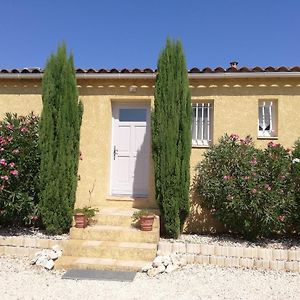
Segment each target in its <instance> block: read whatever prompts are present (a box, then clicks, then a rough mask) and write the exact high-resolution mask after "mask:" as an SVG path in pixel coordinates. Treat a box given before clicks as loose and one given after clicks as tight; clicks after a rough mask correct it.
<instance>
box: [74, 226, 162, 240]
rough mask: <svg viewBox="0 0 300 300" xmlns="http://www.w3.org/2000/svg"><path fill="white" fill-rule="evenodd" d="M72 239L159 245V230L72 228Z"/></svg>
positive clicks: (109, 227)
mask: <svg viewBox="0 0 300 300" xmlns="http://www.w3.org/2000/svg"><path fill="white" fill-rule="evenodd" d="M70 237H71V239H75V240H96V241H115V242H137V243H138V242H142V243H156V244H157V243H158V241H159V229H158V228H153V230H152V231H141V230H139V229H138V228H135V227H133V226H131V227H125V226H112V225H94V226H88V227H86V228H84V229H82V228H75V227H72V228H71V229H70Z"/></svg>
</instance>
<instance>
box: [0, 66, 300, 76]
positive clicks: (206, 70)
mask: <svg viewBox="0 0 300 300" xmlns="http://www.w3.org/2000/svg"><path fill="white" fill-rule="evenodd" d="M156 71H157V70H156V69H151V68H144V69H139V68H134V69H127V68H123V69H116V68H111V69H94V68H90V69H82V68H78V69H76V73H78V74H95V73H99V74H124V73H126V74H139V73H140V74H143V73H148V74H153V73H156ZM43 72H44V70H43V69H41V68H23V69H0V73H4V74H7V73H11V74H18V73H20V74H32V73H33V74H41V73H43ZM188 72H189V73H190V74H197V73H199V74H201V73H236V72H240V73H256V72H300V66H293V67H286V66H279V67H273V66H267V67H260V66H256V67H253V68H250V67H245V66H244V67H241V68H238V67H233V66H231V67H229V68H227V69H226V68H223V67H216V68H214V69H213V68H210V67H205V68H203V69H200V68H198V67H193V68H191V69H190V70H188Z"/></svg>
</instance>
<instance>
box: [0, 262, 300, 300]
mask: <svg viewBox="0 0 300 300" xmlns="http://www.w3.org/2000/svg"><path fill="white" fill-rule="evenodd" d="M61 275H62V273H61V272H57V271H56V272H55V271H50V272H49V271H45V270H43V269H40V268H38V267H36V266H30V265H29V260H26V259H20V258H18V259H16V258H8V257H0V290H1V296H0V299H1V300H9V299H14V300H15V299H64V300H65V299H72V300H73V299H74V300H75V299H81V300H82V299H101V300H102V299H103V300H105V299H114V300H118V299H130V300H132V299H156V300H158V299H172V298H176V299H189V300H190V299H260V300H262V299H268V300H270V299H299V295H300V274H295V273H284V272H273V271H268V272H262V271H256V270H242V269H233V268H226V269H223V268H218V267H213V266H187V267H185V268H184V269H182V270H179V271H175V272H174V273H171V274H169V275H167V274H162V275H159V276H157V277H155V278H149V277H148V276H147V275H145V274H142V273H138V274H137V276H136V278H135V280H134V281H133V282H107V281H86V280H84V281H74V280H66V279H61Z"/></svg>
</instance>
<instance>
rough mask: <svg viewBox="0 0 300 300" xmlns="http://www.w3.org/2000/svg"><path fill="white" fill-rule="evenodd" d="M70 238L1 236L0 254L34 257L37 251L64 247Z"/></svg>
mask: <svg viewBox="0 0 300 300" xmlns="http://www.w3.org/2000/svg"><path fill="white" fill-rule="evenodd" d="M66 241H68V240H54V239H38V238H32V237H30V238H29V237H24V236H20V237H18V236H13V237H10V236H7V237H6V236H1V237H0V255H12V256H28V257H30V258H32V257H33V256H34V254H35V253H36V252H37V251H40V250H42V249H51V248H52V247H53V246H55V245H58V246H60V247H62V248H63V246H64V243H65V242H66Z"/></svg>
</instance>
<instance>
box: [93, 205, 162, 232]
mask: <svg viewBox="0 0 300 300" xmlns="http://www.w3.org/2000/svg"><path fill="white" fill-rule="evenodd" d="M135 211H138V209H134V208H132V209H117V208H111V207H109V208H103V209H101V210H100V211H99V212H98V213H96V215H95V216H94V217H93V220H94V224H97V225H113V226H131V225H132V224H133V218H132V215H133V214H134V212H135ZM153 213H154V214H157V213H158V212H157V211H156V210H153ZM153 228H159V218H158V217H156V218H155V219H154V223H153Z"/></svg>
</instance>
